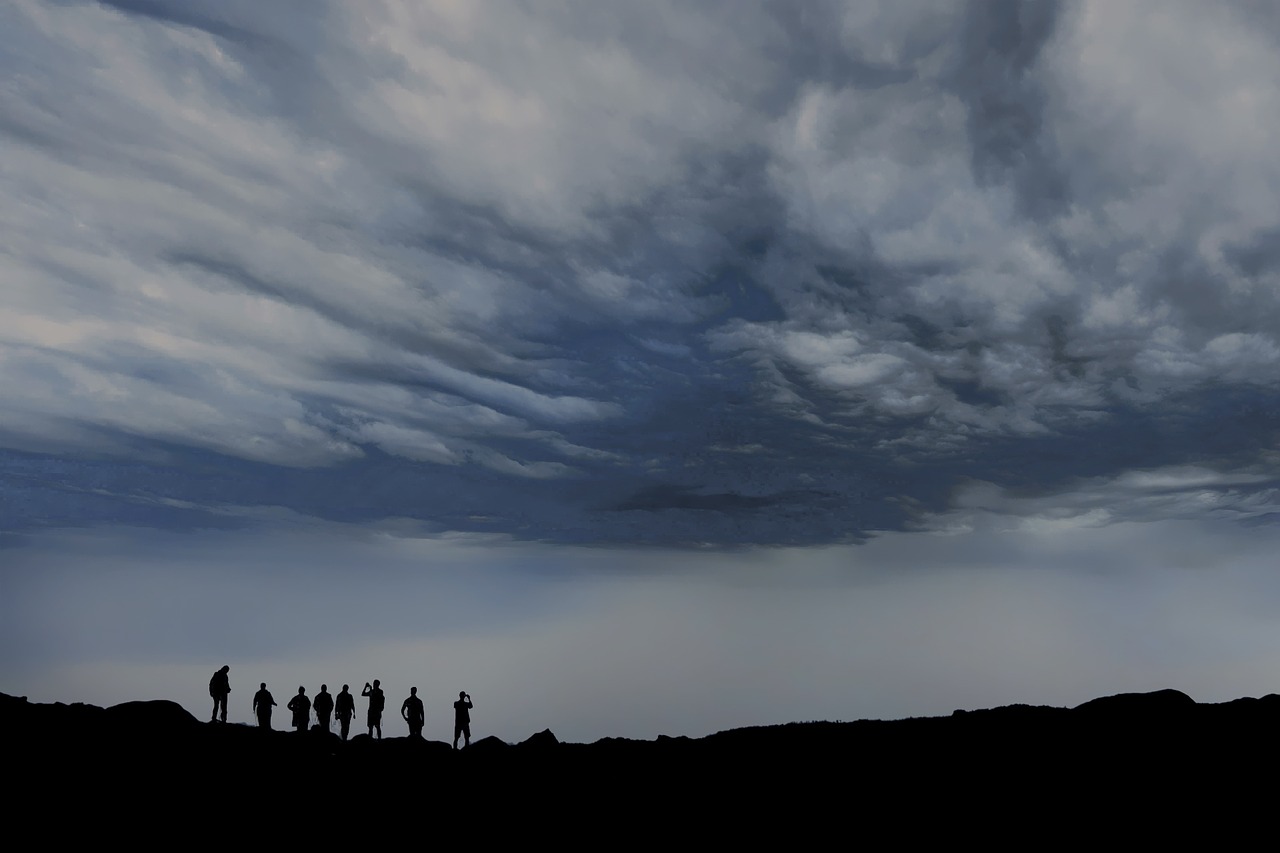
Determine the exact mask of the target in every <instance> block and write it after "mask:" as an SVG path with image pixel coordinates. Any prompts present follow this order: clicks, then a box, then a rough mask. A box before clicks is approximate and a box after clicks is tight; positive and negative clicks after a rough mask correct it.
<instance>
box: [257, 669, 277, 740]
mask: <svg viewBox="0 0 1280 853" xmlns="http://www.w3.org/2000/svg"><path fill="white" fill-rule="evenodd" d="M275 704H276V700H275V699H274V698H273V697H272V695H271V691H270V690H268V689H267V682H265V681H264V682H262V684H261V685H260V686H259V688H258V692H257V693H255V694H253V714H254V716H255V717H257V718H258V728H260V729H266V730H267V731H270V730H271V709H272V708H274V707H275Z"/></svg>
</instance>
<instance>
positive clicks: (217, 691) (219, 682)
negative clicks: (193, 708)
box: [209, 666, 231, 723]
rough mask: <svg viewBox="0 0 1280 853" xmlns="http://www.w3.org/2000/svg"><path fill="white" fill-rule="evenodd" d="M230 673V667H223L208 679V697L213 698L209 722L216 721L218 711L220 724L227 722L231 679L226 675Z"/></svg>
mask: <svg viewBox="0 0 1280 853" xmlns="http://www.w3.org/2000/svg"><path fill="white" fill-rule="evenodd" d="M229 672H231V667H229V666H224V667H223V668H222V669H220V670H218V671H217V672H215V673H214V674H213V678H210V679H209V695H210V696H212V697H213V716H211V717H209V722H211V723H212V722H214V721H215V720H217V719H218V711H219V709H221V711H222V722H224V723H225V722H226V721H227V695H228V694H230V693H231V678H230V677H229V676H228V675H227V673H229Z"/></svg>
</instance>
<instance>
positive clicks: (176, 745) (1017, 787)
mask: <svg viewBox="0 0 1280 853" xmlns="http://www.w3.org/2000/svg"><path fill="white" fill-rule="evenodd" d="M0 726H2V727H3V729H2V730H3V731H5V732H6V733H9V734H10V736H11V737H13V738H14V739H13V741H12V743H11V745H12V749H11V750H10V751H9V755H10V756H11V757H12V760H11V761H10V762H9V763H8V766H7V768H6V769H7V770H8V771H9V776H10V778H16V779H24V780H28V784H27V786H26V787H25V788H24V790H27V791H31V792H39V791H53V790H62V789H63V788H64V787H65V785H66V780H67V779H68V778H72V777H74V775H75V774H99V775H101V776H103V777H104V778H108V779H114V778H117V777H120V778H124V777H127V778H128V779H129V780H130V781H129V784H128V785H120V786H115V785H106V786H102V787H99V788H95V789H94V796H96V797H98V798H100V799H102V800H103V801H104V802H115V803H117V804H118V805H119V806H120V807H125V808H131V807H132V804H133V803H135V802H137V801H138V799H139V798H145V799H146V800H147V801H148V802H173V801H174V799H175V798H177V799H182V800H183V801H184V802H185V801H187V800H186V798H190V797H213V798H215V800H217V799H219V798H221V797H223V796H224V795H225V792H226V791H228V790H239V788H238V787H237V786H241V787H242V786H243V785H245V784H248V783H249V782H250V781H253V782H254V783H255V784H257V783H259V782H261V780H271V784H273V785H279V786H281V791H280V793H281V794H282V795H288V796H294V795H296V796H297V797H299V798H302V797H303V792H304V791H306V790H311V789H314V790H315V792H316V794H317V795H319V794H323V793H324V792H325V791H327V790H329V789H330V787H331V786H332V787H333V788H334V789H335V790H346V789H347V788H348V787H350V788H351V790H353V791H354V790H368V791H376V792H377V796H378V797H379V798H380V799H379V800H378V802H379V803H380V804H385V805H388V806H392V807H397V808H400V807H402V810H401V811H400V812H398V813H400V814H404V815H410V814H416V811H415V810H416V809H419V808H421V807H422V804H423V803H430V804H431V805H432V807H440V808H445V807H450V808H452V807H456V808H460V809H465V808H470V807H472V806H474V805H475V804H476V802H477V800H479V801H481V802H483V803H485V804H486V805H488V806H491V807H496V806H501V805H504V804H506V805H514V804H525V805H529V804H535V803H536V804H540V805H539V807H540V808H545V809H549V810H551V811H550V812H548V813H559V810H561V809H563V808H565V807H566V806H567V805H572V806H573V807H574V808H577V809H583V808H585V807H587V806H591V807H592V808H597V809H599V808H609V809H613V810H615V812H616V811H617V810H619V809H623V810H625V808H626V806H627V804H628V803H630V804H632V805H633V806H634V805H642V804H643V805H645V806H646V808H648V807H649V806H661V805H664V804H666V805H670V804H672V803H690V804H693V803H703V804H708V803H711V802H713V801H714V802H717V803H734V802H752V803H758V804H759V808H760V809H762V810H765V811H767V812H768V813H776V814H782V813H785V812H787V811H788V810H790V811H792V812H795V813H802V814H805V815H828V814H842V813H844V810H847V809H848V808H849V807H850V805H849V804H851V803H856V804H857V808H858V810H859V812H860V813H870V814H871V815H872V816H873V817H872V818H871V819H872V820H879V819H881V818H883V819H885V820H888V818H889V817H890V816H894V819H896V820H899V821H900V822H902V824H903V825H909V824H911V822H912V821H913V820H916V817H915V816H914V815H915V813H916V812H917V811H918V810H919V809H922V808H924V809H928V810H930V811H929V813H930V814H931V815H933V817H932V818H931V819H932V820H941V819H942V818H940V817H938V815H942V814H945V813H950V814H951V815H952V817H953V818H954V819H956V820H961V821H965V820H972V815H973V814H982V813H986V812H984V810H987V811H989V810H991V809H992V808H995V807H996V805H997V804H998V808H999V810H1000V813H1001V814H1017V815H1019V819H1020V820H1034V819H1035V817H1034V816H1036V815H1040V818H1041V819H1044V820H1053V821H1060V820H1063V819H1065V818H1066V817H1067V816H1066V815H1062V814H1057V813H1055V809H1060V808H1066V807H1067V806H1070V808H1071V809H1073V810H1075V809H1078V810H1083V811H1073V812H1072V816H1071V819H1072V820H1075V819H1078V818H1079V817H1080V815H1081V814H1087V813H1090V812H1089V810H1090V809H1093V808H1095V807H1096V805H1097V804H1099V803H1109V802H1116V803H1121V802H1123V803H1132V802H1134V798H1135V797H1138V798H1140V799H1141V800H1142V801H1144V802H1145V801H1147V800H1159V801H1161V802H1165V801H1168V802H1173V801H1178V800H1179V798H1181V799H1185V798H1187V797H1194V798H1195V799H1196V805H1195V808H1197V809H1201V810H1203V809H1204V808H1206V807H1207V805H1206V804H1212V803H1218V802H1225V801H1226V800H1227V799H1228V798H1233V802H1234V801H1235V800H1240V801H1242V802H1243V801H1247V800H1248V799H1249V798H1250V797H1256V796H1259V795H1260V792H1262V791H1263V790H1264V787H1260V786H1258V785H1256V784H1255V782H1254V781H1253V780H1255V779H1256V778H1257V772H1258V770H1259V768H1260V767H1261V766H1263V765H1264V764H1265V763H1270V761H1271V746H1270V745H1271V744H1272V743H1273V742H1274V740H1275V732H1276V731H1277V728H1278V727H1280V696H1276V695H1267V696H1264V697H1262V698H1261V699H1251V698H1244V699H1237V700H1234V701H1231V702H1224V703H1220V704H1199V703H1196V702H1195V701H1194V700H1192V699H1191V698H1190V697H1189V696H1187V695H1186V694H1184V693H1180V692H1178V691H1176V690H1162V691H1157V692H1154V693H1138V694H1120V695H1116V696H1106V697H1101V698H1099V699H1095V700H1092V701H1089V702H1085V703H1083V704H1081V705H1079V706H1077V707H1075V708H1071V709H1067V708H1054V707H1047V706H1032V705H1007V706H1003V707H998V708H988V709H979V710H972V711H965V710H957V711H955V712H954V713H952V714H951V715H949V716H945V717H913V718H907V719H902V720H858V721H854V722H806V723H799V722H797V723H786V724H781V725H773V726H760V727H752V728H741V729H732V730H728V731H723V732H717V733H716V734H713V735H708V736H706V737H702V738H689V737H683V736H677V737H668V736H660V737H658V738H656V739H654V740H651V741H643V740H632V739H626V738H603V739H601V740H598V741H596V742H594V743H590V744H581V743H564V742H561V741H560V740H559V739H558V738H557V737H556V736H555V734H554V733H553V732H552V731H551V730H550V729H543V730H542V731H539V732H537V733H535V734H533V735H531V736H529V737H528V738H526V739H525V740H524V741H521V742H519V743H518V744H513V743H508V742H507V741H504V740H502V739H501V738H499V737H496V736H494V735H489V736H486V737H483V738H480V739H478V740H476V741H474V742H473V743H472V744H471V745H470V746H469V747H466V748H464V749H460V750H454V749H453V748H452V745H451V744H449V743H446V742H441V741H433V740H426V739H423V738H421V737H388V738H385V739H383V740H378V739H376V738H372V737H370V736H369V735H368V734H366V733H360V734H357V735H356V736H355V737H352V738H351V739H350V741H348V742H343V741H342V739H341V738H340V737H339V736H338V735H337V734H334V733H332V732H329V731H327V730H325V729H324V728H322V727H319V726H315V727H312V728H311V730H309V731H304V732H288V731H271V730H267V729H263V728H259V727H257V726H256V725H255V726H248V725H239V724H221V723H206V722H202V721H200V720H197V719H196V718H195V717H193V716H192V715H191V714H189V713H188V712H187V711H186V710H184V709H183V708H182V707H180V706H178V705H177V704H175V703H173V702H167V701H163V700H155V701H147V702H126V703H124V704H121V705H116V706H113V707H111V708H107V709H103V708H98V707H95V706H92V705H84V704H79V703H76V704H71V705H64V704H61V703H56V704H37V703H30V702H27V701H26V700H25V699H24V698H22V697H13V696H7V695H4V694H0ZM69 774H70V775H69ZM121 774H123V776H122V775H121ZM285 780H293V781H290V782H289V783H288V784H290V785H293V786H294V787H290V788H284V787H283V786H284V785H285ZM357 785H358V786H359V788H356V787H355V786H357ZM255 790H256V789H255ZM272 790H275V789H274V788H273V789H272ZM1265 790H1267V791H1269V788H1265ZM286 792H292V793H286ZM113 798H115V799H114V800H113ZM709 798H710V799H709ZM762 798H763V799H762ZM1082 798H1083V799H1082ZM384 800H385V803H384ZM33 802H34V801H33ZM324 802H325V800H324V797H323V796H314V797H313V798H312V799H310V800H306V803H305V804H304V806H303V807H304V808H310V809H315V810H320V811H318V812H316V813H317V814H321V815H323V814H325V812H324V811H323V808H324V806H323V804H324ZM1070 804H1075V805H1070ZM704 808H711V806H710V805H705V806H704ZM726 808H727V806H726ZM735 808H736V806H735ZM581 813H585V812H581ZM752 814H753V815H754V807H753V810H752ZM807 819H810V820H821V819H822V818H821V817H812V818H807ZM779 820H780V818H779Z"/></svg>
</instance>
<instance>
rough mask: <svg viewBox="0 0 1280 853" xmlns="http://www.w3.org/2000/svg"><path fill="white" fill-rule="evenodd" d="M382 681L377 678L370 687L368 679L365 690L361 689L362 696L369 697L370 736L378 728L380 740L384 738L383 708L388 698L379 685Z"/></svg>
mask: <svg viewBox="0 0 1280 853" xmlns="http://www.w3.org/2000/svg"><path fill="white" fill-rule="evenodd" d="M380 683H381V682H379V681H378V679H376V678H375V679H374V680H373V686H372V687H370V686H369V682H367V681H366V682H365V683H364V690H361V691H360V695H361V696H368V697H369V737H373V730H374V729H377V730H378V740H382V709H383V707H384V706H385V705H386V704H387V698H386V697H385V696H383V695H382V688H380V687H379V686H378V685H379V684H380Z"/></svg>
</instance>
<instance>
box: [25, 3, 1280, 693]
mask: <svg viewBox="0 0 1280 853" xmlns="http://www.w3.org/2000/svg"><path fill="white" fill-rule="evenodd" d="M1278 40H1280V14H1278V13H1276V12H1275V11H1273V10H1272V9H1271V8H1270V7H1269V6H1267V5H1266V4H1257V3H1249V2H1238V3H1220V4H1214V5H1213V6H1208V5H1205V4H1202V3H1194V2H1180V1H1179V0H1172V2H1162V3H1158V4H1157V3H1151V4H1143V3H1126V4H1116V3H1104V2H1073V3H1063V4H1058V3H1053V2H1027V3H1007V2H976V3H971V4H964V3H956V2H933V3H930V2H914V3H907V2H892V3H890V2H885V3H871V2H865V3H856V4H848V5H845V4H839V3H827V2H806V3H799V4H790V3H771V2H733V3H719V2H702V3H669V4H668V3H646V4H643V5H638V4H635V3H611V2H591V3H565V4H555V5H551V4H539V3H528V4H526V3H517V2H502V3H499V2H468V3H448V2H407V1H406V2H395V0H368V2H361V3H338V2H321V0H307V2H285V1H284V0H282V2H276V3H271V4H262V3H257V2H241V1H240V0H183V1H182V2H178V0H173V2H166V1H165V0H111V1H110V2H107V0H104V2H98V3H87V2H36V0H13V2H10V3H7V4H5V6H4V8H3V9H0V48H2V49H0V75H2V76H3V79H4V80H5V81H6V82H5V83H4V85H3V86H0V145H2V146H3V150H4V155H3V157H0V199H2V203H0V252H3V255H4V258H3V260H4V263H3V265H2V267H0V298H3V308H4V310H3V311H0V391H2V392H3V396H4V406H3V407H0V508H2V509H3V512H0V528H2V529H0V537H3V538H0V546H3V547H0V560H3V561H5V562H7V563H8V564H9V565H10V566H18V567H23V568H20V569H19V568H12V569H10V570H9V575H8V578H9V579H8V580H6V581H5V583H6V584H11V585H15V586H16V585H17V583H18V582H17V580H15V578H16V577H17V574H16V573H17V572H19V571H24V572H25V571H27V569H26V568H25V567H28V566H30V565H34V563H35V562H38V560H36V557H35V556H33V555H35V554H37V553H38V554H50V553H64V549H63V548H62V546H60V545H57V544H56V540H57V538H58V535H59V534H57V531H62V530H67V529H73V528H85V527H95V526H96V527H103V528H108V529H114V528H117V527H120V528H121V529H126V528H127V529H129V530H134V531H138V533H137V535H138V536H145V537H151V536H153V535H160V534H164V535H165V536H168V535H170V534H174V535H178V538H177V539H168V538H164V539H162V540H160V541H163V542H164V543H165V544H164V545H163V547H162V548H161V546H156V547H157V548H160V550H161V551H162V552H163V553H177V552H179V551H180V546H179V544H178V543H179V542H181V541H189V542H191V543H193V547H194V543H197V542H198V541H200V540H199V536H203V535H207V534H206V533H201V534H199V535H197V534H196V531H206V532H207V531H208V530H210V529H220V530H225V531H239V532H240V533H241V534H242V535H244V536H245V537H246V539H245V541H254V542H263V541H265V540H263V539H262V538H261V537H262V536H268V534H269V533H270V531H277V530H279V529H280V527H281V525H282V524H283V526H284V527H286V528H288V529H290V530H292V529H295V527H297V526H298V525H301V528H302V529H308V530H310V529H317V530H319V529H324V528H325V527H326V526H337V527H341V528H342V529H344V530H348V529H352V528H358V527H362V526H364V527H368V528H369V529H378V530H385V529H392V528H394V529H395V530H396V531H397V534H396V535H398V536H407V537H410V538H413V537H420V538H424V541H425V540H427V539H431V538H432V537H439V536H456V535H460V534H465V535H468V536H477V537H480V538H481V541H490V542H503V543H507V545H513V543H514V544H518V545H520V546H521V547H522V548H523V549H525V550H522V551H521V553H523V554H527V555H530V556H529V557H528V558H527V559H528V563H529V566H528V567H527V572H529V573H533V574H538V573H545V570H544V569H543V568H540V567H539V566H540V558H538V557H536V556H534V555H536V554H538V553H540V552H539V551H538V549H537V547H536V546H537V545H539V544H540V545H541V546H542V547H546V548H562V547H577V546H583V545H589V546H604V547H606V548H607V549H610V550H609V552H610V553H614V554H616V555H618V556H619V559H621V558H622V557H623V556H625V557H626V559H628V560H629V559H632V558H634V557H636V555H637V554H642V553H650V554H651V555H652V554H656V553H662V554H668V555H669V554H672V553H687V549H689V548H699V549H712V550H724V549H728V550H729V551H733V550H735V549H744V550H743V553H746V552H749V551H750V550H751V549H753V548H755V547H758V546H781V547H785V549H786V550H785V551H783V552H779V553H786V554H788V555H790V556H789V559H788V560H786V561H781V562H778V563H776V564H774V569H773V571H775V572H777V573H779V574H780V575H786V574H787V573H789V572H794V571H799V569H797V568H796V566H798V565H799V564H800V563H803V562H804V561H805V560H806V559H808V558H807V557H806V556H805V555H806V554H816V553H817V551H808V550H806V549H823V548H833V547H838V548H851V549H852V551H851V552H850V553H858V549H859V548H866V547H868V545H867V543H869V542H871V543H874V542H875V541H876V538H877V537H883V536H886V535H890V534H892V535H893V536H903V537H908V538H909V537H912V536H930V537H933V536H937V535H938V534H953V535H954V536H961V537H970V538H969V539H968V540H965V541H967V542H969V543H976V542H979V541H982V542H986V541H996V540H997V539H999V537H1001V536H1005V535H1016V536H1018V537H1031V539H1029V540H1027V541H1036V540H1035V537H1036V536H1038V535H1044V536H1049V535H1058V533H1060V532H1061V531H1063V530H1071V531H1075V535H1080V536H1095V535H1096V536H1100V537H1104V538H1105V536H1106V535H1109V534H1107V533H1106V532H1105V531H1107V530H1108V529H1110V528H1112V527H1115V526H1122V527H1124V529H1126V530H1129V529H1131V528H1130V527H1128V525H1139V526H1142V525H1146V526H1147V527H1146V528H1145V529H1147V530H1155V529H1158V527H1159V526H1162V525H1171V524H1179V523H1181V524H1186V525H1199V524H1212V525H1217V527H1215V528H1214V529H1215V530H1218V531H1219V532H1218V533H1215V534H1214V535H1215V536H1220V537H1225V538H1223V539H1221V540H1219V539H1215V540H1214V541H1222V542H1229V541H1232V540H1231V536H1232V535H1233V534H1232V531H1235V533H1236V534H1238V535H1241V536H1246V535H1247V536H1250V537H1253V536H1265V535H1267V531H1268V530H1269V529H1270V525H1271V523H1272V522H1273V520H1274V518H1275V517H1276V512H1277V511H1278V509H1280V507H1278V503H1280V497H1278V496H1277V493H1276V485H1277V473H1278V471H1280V468H1278V466H1277V455H1276V436H1277V432H1278V431H1280V410H1278V409H1277V396H1276V374H1275V366H1276V363H1277V360H1278V356H1280V340H1278V339H1277V336H1278V334H1280V333H1278V332H1277V330H1278V329H1280V287H1278V285H1280V250H1277V248H1276V246H1277V245H1280V244H1277V241H1276V237H1277V235H1278V234H1280V161H1277V159H1276V158H1275V156H1274V147H1275V145H1274V140H1275V139H1277V138H1280V50H1277V41H1278ZM1159 529H1163V527H1159ZM67 535H70V534H67ZM104 535H106V534H104ZM182 535H189V536H190V537H191V538H190V539H188V540H183V539H182V538H181V537H182ZM289 535H290V536H292V535H293V534H289ZM50 537H52V538H50ZM114 537H115V534H111V535H110V536H108V539H107V540H104V541H110V542H115V543H117V544H116V546H115V547H117V548H119V549H125V550H127V549H126V548H125V546H124V545H123V544H121V540H120V539H117V538H114ZM1135 537H1136V538H1132V539H1126V540H1125V541H1126V542H1128V543H1130V546H1129V547H1132V548H1135V549H1137V548H1141V547H1145V544H1140V543H1147V542H1149V541H1150V540H1149V539H1148V538H1147V537H1146V536H1138V535H1137V534H1135ZM944 538H948V539H950V538H951V537H944ZM128 539H129V537H128V536H126V537H125V540H128ZM147 541H148V542H151V541H153V540H151V539H150V538H147ZM272 541H274V540H272ZM289 541H293V540H289ZM895 541H896V540H895ZM930 541H940V540H934V539H930ZM951 541H959V540H955V539H951ZM1001 541H1003V540H1001ZM1019 541H1022V540H1021V539H1020V540H1019ZM1097 541H1099V542H1101V541H1104V540H1103V539H1099V540H1097ZM507 545H504V546H503V547H507ZM264 547H267V546H265V545H264ZM271 547H272V548H274V547H276V545H272V546H271ZM639 547H643V548H644V549H660V551H643V550H641V551H636V550H634V549H636V548H639ZM1224 547H1225V546H1224ZM72 550H74V549H72ZM66 553H70V552H66ZM148 553H159V552H153V551H148ZM1026 558H1027V560H1028V562H1031V563H1035V562H1036V561H1037V560H1038V556H1037V554H1036V553H1035V549H1034V548H1030V550H1029V551H1028V552H1027V553H1026ZM282 559H284V560H285V562H289V560H288V559H285V558H283V557H282ZM495 559H496V558H495ZM295 562H296V561H295ZM498 562H499V563H502V564H503V565H507V563H509V562H510V561H509V560H506V559H505V558H504V559H503V560H498ZM671 562H672V560H670V559H666V558H659V557H656V556H655V557H652V558H651V560H650V563H651V564H653V565H654V566H656V565H658V564H664V565H665V564H668V563H671ZM675 562H676V563H680V561H678V560H677V561H675ZM694 562H696V561H694ZM1209 562H1210V563H1211V562H1212V560H1209ZM689 565H690V566H692V565H693V564H692V563H690V564H689ZM1060 568H1061V570H1063V571H1066V570H1067V569H1066V568H1065V567H1060ZM654 570H655V571H656V570H657V569H656V568H655V569H654ZM910 571H911V569H910V568H909V567H906V566H904V567H903V568H902V573H903V574H904V575H905V574H909V573H910ZM689 573H690V574H698V572H697V571H695V570H693V569H692V568H690V569H689ZM664 576H665V575H664ZM24 577H25V575H24ZM903 582H904V583H905V582H906V581H903ZM913 582H914V581H913ZM584 612H585V610H584ZM1011 636H1013V635H1011ZM213 657H215V658H216V657H218V655H216V654H215V655H213ZM1086 698H1087V697H1086Z"/></svg>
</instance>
